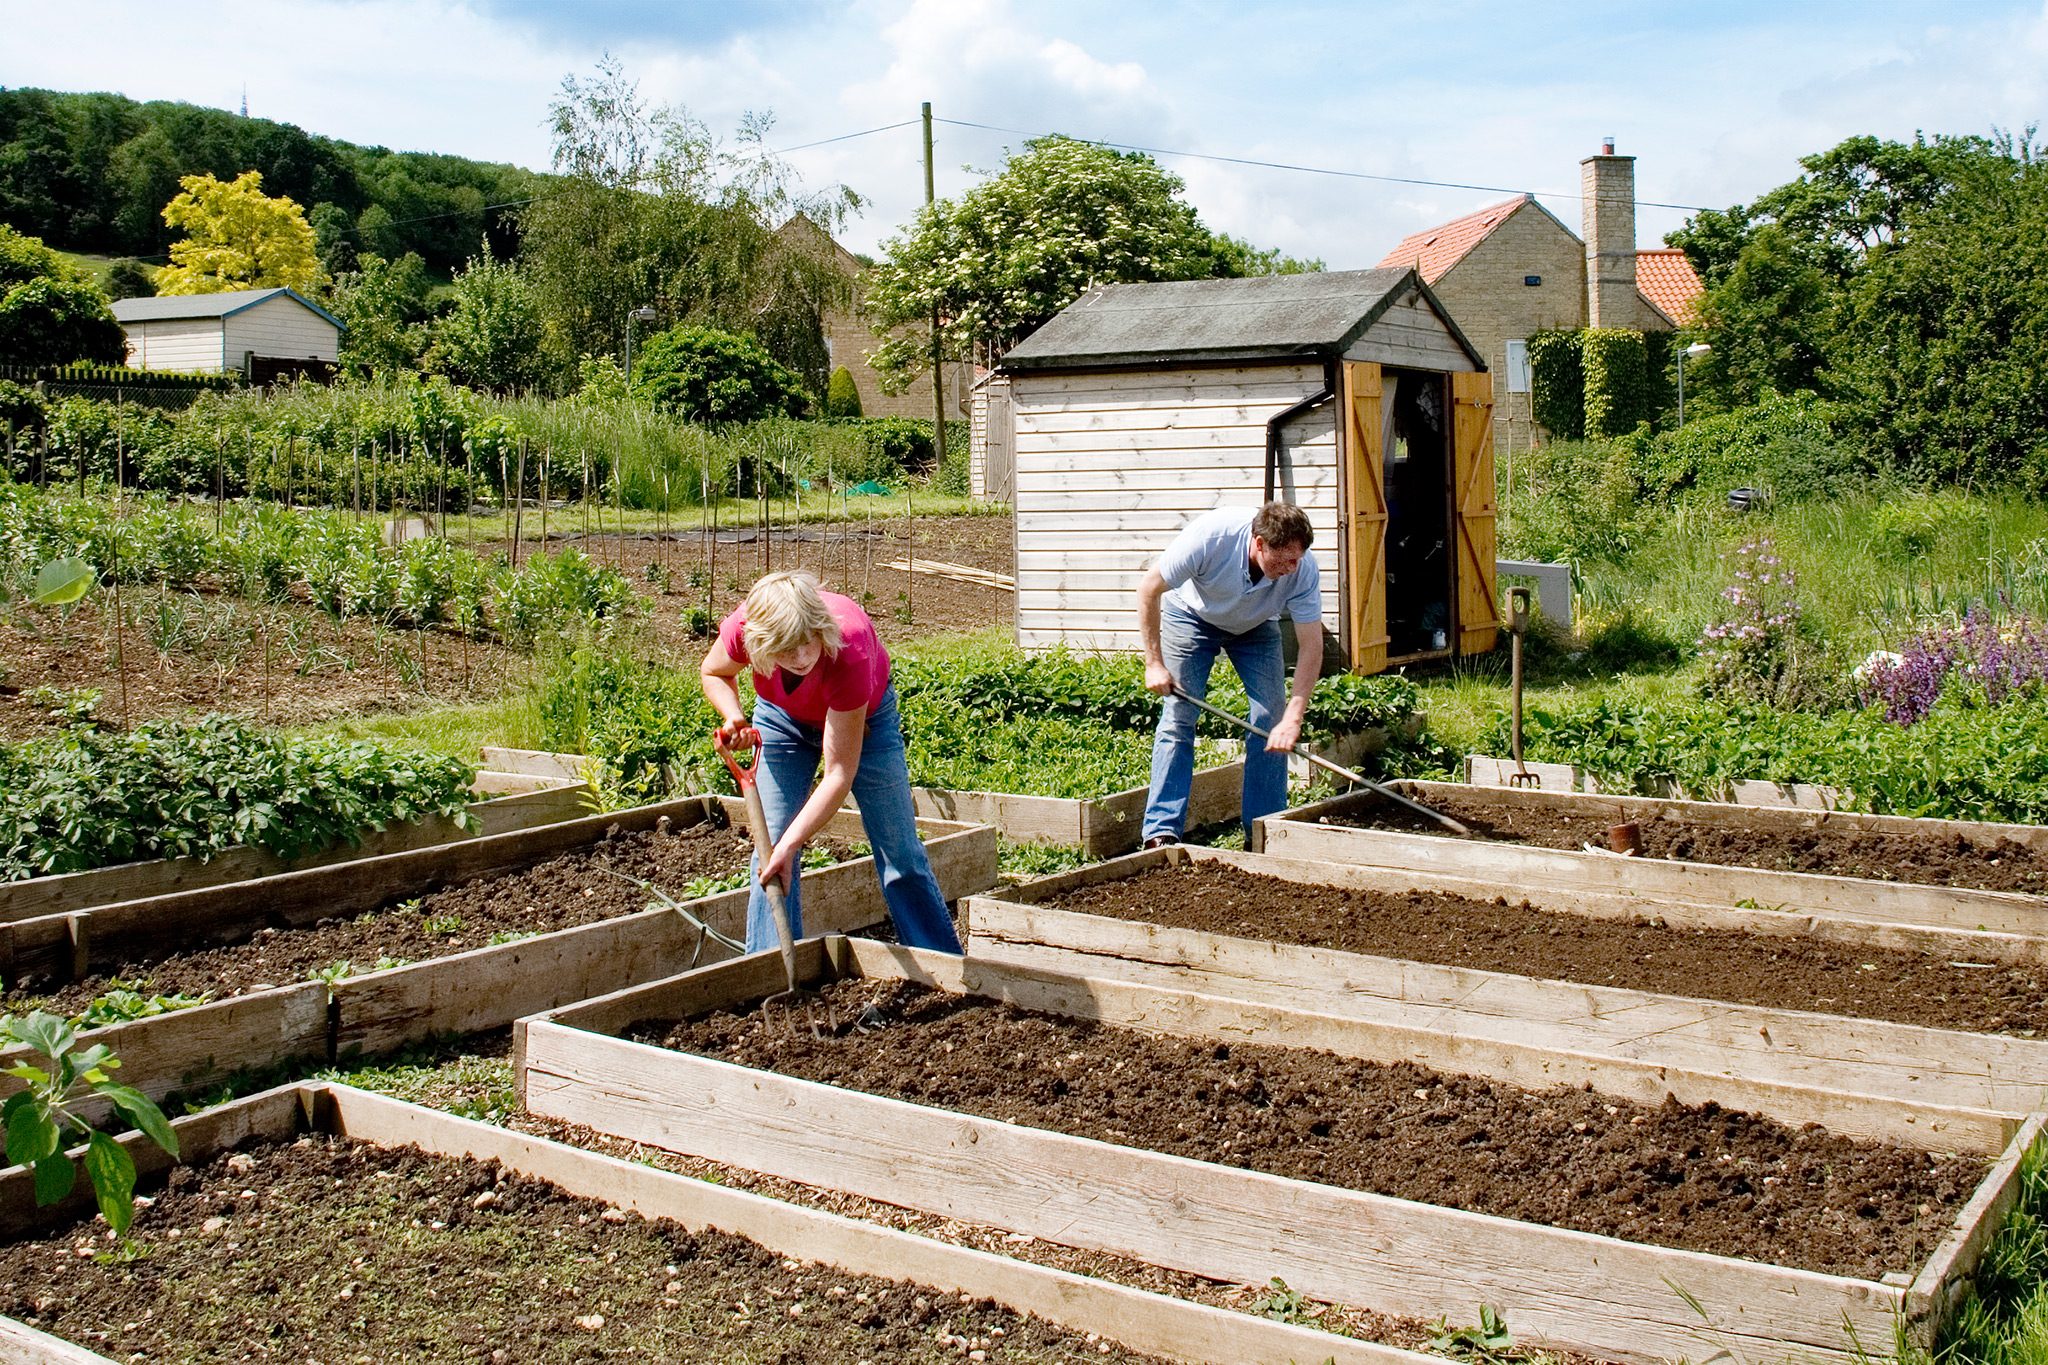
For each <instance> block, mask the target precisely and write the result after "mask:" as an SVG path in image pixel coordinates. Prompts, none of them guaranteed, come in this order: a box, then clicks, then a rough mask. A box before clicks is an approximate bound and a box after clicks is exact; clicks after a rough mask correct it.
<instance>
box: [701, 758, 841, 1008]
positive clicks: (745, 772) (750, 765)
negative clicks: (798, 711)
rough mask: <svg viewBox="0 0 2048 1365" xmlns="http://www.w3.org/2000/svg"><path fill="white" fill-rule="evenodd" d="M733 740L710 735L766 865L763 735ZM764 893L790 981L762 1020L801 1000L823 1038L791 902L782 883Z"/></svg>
mask: <svg viewBox="0 0 2048 1365" xmlns="http://www.w3.org/2000/svg"><path fill="white" fill-rule="evenodd" d="M733 739H734V741H735V742H734V743H730V744H729V743H727V742H726V738H725V734H724V732H723V731H719V730H714V731H713V732H712V734H711V743H712V746H713V747H714V748H716V749H717V750H718V756H719V757H720V758H722V759H724V760H725V766H726V767H727V768H728V769H730V770H731V772H732V778H733V781H735V782H737V783H738V784H739V788H740V797H741V799H742V800H744V801H745V802H746V803H747V828H748V829H750V830H752V831H753V834H754V856H755V858H756V859H758V862H757V863H756V866H757V867H759V866H762V865H765V864H766V863H767V861H768V859H769V858H770V857H771V856H772V855H773V854H774V852H775V841H774V840H773V839H771V838H769V837H768V816H767V813H766V812H765V811H764V810H762V808H761V789H760V787H759V785H758V784H757V783H756V782H755V777H756V775H757V773H758V771H759V769H760V766H761V732H760V731H759V730H756V729H755V728H754V727H753V726H751V725H743V726H741V727H740V729H739V731H738V733H737V734H735V735H734V736H733ZM740 751H745V752H751V753H752V755H753V759H752V761H750V762H747V763H741V762H740V761H739V758H738V752H740ZM761 890H762V892H763V893H765V894H766V895H767V897H768V916H769V918H770V919H773V920H774V921H775V937H776V938H777V939H778V940H780V942H781V945H782V970H783V974H784V976H785V977H786V978H787V980H788V982H789V985H788V986H787V987H786V988H785V989H783V990H780V991H777V992H776V993H775V994H773V995H771V996H769V997H768V998H767V999H765V1000H763V1001H762V1002H761V1021H762V1022H763V1023H764V1024H766V1023H770V1022H771V1021H772V1018H773V1016H772V1014H771V1013H770V1006H773V1005H777V1004H783V1005H787V1004H793V1003H794V1002H795V1001H796V1000H797V999H798V998H802V999H803V1000H804V1002H805V1004H806V1005H808V1006H809V1011H808V1012H809V1017H810V1024H811V1036H812V1037H813V1038H822V1037H823V1036H824V1030H823V1029H821V1028H820V1027H819V1026H818V1005H817V1001H816V1000H815V999H813V998H811V995H810V992H808V991H806V990H805V989H804V988H803V983H802V982H801V981H799V980H798V979H797V974H796V937H795V935H794V934H792V933H791V932H790V926H789V900H788V898H787V897H786V896H785V895H784V894H783V890H782V885H781V883H780V882H772V881H764V882H762V883H761Z"/></svg>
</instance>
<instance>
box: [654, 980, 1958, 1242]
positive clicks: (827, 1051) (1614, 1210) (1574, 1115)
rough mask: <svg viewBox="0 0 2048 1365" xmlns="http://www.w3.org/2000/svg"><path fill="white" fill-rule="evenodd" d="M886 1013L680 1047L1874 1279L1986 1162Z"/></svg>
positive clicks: (744, 1029)
mask: <svg viewBox="0 0 2048 1365" xmlns="http://www.w3.org/2000/svg"><path fill="white" fill-rule="evenodd" d="M829 994H830V995H831V996H833V997H836V999H835V1002H834V1003H835V1004H836V1006H837V1011H838V1014H839V1017H840V1018H841V1019H845V1020H851V1019H853V1018H854V1017H856V1016H857V1015H858V1014H859V1012H860V1009H861V1007H862V1005H863V1004H866V1003H873V1004H874V1005H876V1006H877V1007H878V1008H879V1009H880V1010H881V1011H882V1013H883V1015H884V1017H885V1018H887V1019H888V1021H889V1024H888V1026H887V1027H884V1028H882V1029H880V1030H877V1031H873V1032H868V1033H859V1032H851V1033H848V1032H842V1033H841V1034H840V1035H839V1036H831V1037H825V1038H822V1039H813V1038H811V1037H809V1036H808V1035H806V1034H804V1033H803V1032H802V1031H801V1030H798V1031H795V1032H794V1033H792V1032H791V1031H789V1030H785V1029H780V1028H768V1027H764V1025H763V1024H762V1021H761V1018H760V1015H759V1012H758V1011H748V1012H746V1013H721V1014H716V1015H712V1016H709V1017H707V1018H703V1019H697V1020H691V1021H687V1022H684V1023H682V1024H677V1025H674V1026H656V1027H655V1028H654V1029H652V1030H651V1032H652V1033H653V1034H655V1035H658V1036H659V1039H660V1041H661V1042H662V1043H664V1044H665V1045H666V1046H669V1047H674V1048H678V1049H681V1050H685V1051H690V1052H696V1053H701V1054H703V1055H706V1056H711V1057H717V1058H719V1059H720V1060H723V1061H729V1062H735V1063H738V1064H741V1065H746V1066H754V1067H759V1068H763V1069H768V1070H774V1071H778V1072H781V1073H783V1074H785V1075H791V1076H798V1077H802V1078H804V1079H807V1080H813V1081H821V1082H825V1083H827V1084H833V1085H840V1086H845V1087H847V1088H849V1089H853V1090H860V1091H865V1092H867V1093H870V1094H878V1095H888V1096H891V1097H893V1098H896V1099H902V1100H908V1101H911V1102H914V1103H918V1104H927V1105H934V1106H937V1107H939V1108H944V1109H953V1110H959V1111H962V1112H967V1113H973V1114H978V1115H981V1116H984V1117H988V1118H994V1119H1001V1120H1005V1121H1008V1122H1013V1123H1021V1124H1026V1125H1029V1126H1032V1127H1039V1128H1049V1129H1055V1130H1057V1131H1059V1132H1063V1133H1072V1134H1075V1135H1078V1136H1081V1137H1089V1138H1096V1139H1100V1140H1102V1141H1105V1142H1114V1143H1119V1144H1121V1145H1124V1146H1130V1147H1143V1148H1148V1149H1151V1150H1153V1151H1160V1152H1168V1153H1172V1154H1174V1155H1178V1156H1184V1157H1191V1158H1194V1159H1196V1160H1200V1161H1212V1162H1218V1163H1221V1164H1224V1165H1229V1166H1237V1167H1243V1168H1246V1169H1251V1170H1259V1171H1265V1172H1268V1173H1270V1174H1273V1175H1280V1176H1287V1177H1291V1178H1294V1179H1298V1180H1307V1181H1314V1182H1316V1183H1319V1184H1324V1185H1335V1186H1341V1187H1344V1188H1348V1189H1357V1190H1369V1191H1374V1192H1377V1193H1381V1194H1388V1195H1394V1196H1397V1197H1400V1198H1404V1199H1414V1200H1420V1201H1422V1202H1425V1203H1432V1204H1440V1205H1447V1206H1450V1207H1454V1208H1461V1209H1468V1210H1471V1211H1474V1212H1479V1213H1489V1214H1497V1215H1500V1216H1502V1217H1507V1218H1516V1219H1521V1220H1525V1221H1529V1222H1536V1223H1544V1224H1549V1225H1552V1226H1556V1227H1564V1228H1574V1229H1577V1230H1579V1231H1583V1232H1591V1233H1602V1234H1607V1235H1611V1236H1616V1237H1622V1238H1626V1239H1628V1240H1630V1241H1636V1242H1647V1243H1653V1244H1657V1245H1662V1246H1670V1247H1679V1248H1684V1249H1687V1250H1694V1251H1705V1252H1713V1253H1717V1254H1721V1255H1728V1256H1740V1257H1750V1258H1756V1257H1762V1258H1765V1259H1768V1260H1770V1261H1772V1262H1775V1263H1778V1264H1782V1265H1790V1266H1799V1267H1803V1268H1806V1269H1811V1270H1817V1271H1822V1272H1826V1273H1830V1274H1842V1275H1855V1276H1862V1277H1867V1278H1871V1279H1875V1278H1876V1277H1878V1276H1879V1275H1880V1274H1882V1273H1883V1272H1885V1271H1887V1270H1906V1271H1910V1270H1915V1269H1917V1268H1918V1266H1919V1265H1920V1263H1921V1262H1922V1261H1923V1260H1925V1259H1926V1257H1927V1256H1928V1254H1929V1253H1930V1252H1931V1251H1932V1250H1933V1249H1934V1247H1935V1245H1936V1244H1937V1243H1938V1242H1939V1240H1940V1239H1941V1237H1942V1236H1943V1234H1944V1233H1945V1232H1946V1231H1947V1229H1948V1228H1949V1226H1950V1224H1951V1223H1952V1221H1953V1219H1954V1217H1955V1215H1956V1213H1957V1211H1958V1210H1959V1209H1960V1208H1961V1206H1962V1204H1963V1203H1964V1202H1965V1201H1966V1200H1967V1199H1968V1197H1969V1195H1970V1192H1971V1190H1972V1189H1973V1188H1974V1187H1975V1185H1976V1184H1977V1182H1978V1181H1979V1180H1980V1179H1981V1178H1982V1176H1983V1174H1984V1171H1985V1169H1986V1163H1985V1162H1984V1161H1983V1160H1981V1159H1978V1158H1958V1157H1944V1156H1940V1155H1935V1154H1930V1153H1926V1152H1920V1151H1911V1150H1907V1149H1904V1148H1896V1147H1887V1146H1882V1145H1879V1144H1875V1143H1864V1142H1856V1141H1852V1140H1850V1139H1847V1138H1842V1137H1837V1136H1834V1135H1832V1134H1829V1133H1827V1132H1826V1131H1825V1130H1823V1129H1821V1128H1818V1127H1816V1126H1808V1127H1806V1128H1804V1129H1796V1130H1795V1129H1792V1128H1789V1127H1787V1126H1785V1125H1783V1124H1779V1123H1775V1122H1773V1121H1770V1120H1767V1119H1761V1118H1757V1117H1755V1116H1752V1115H1748V1114H1741V1113H1735V1112H1730V1111H1727V1110H1723V1109H1721V1108H1719V1107H1718V1106H1715V1105H1712V1104H1708V1105H1702V1106H1698V1107H1693V1106H1687V1105H1681V1104H1679V1103H1677V1102H1676V1101H1675V1100H1666V1102H1665V1103H1664V1104H1663V1105H1661V1106H1658V1107H1656V1108H1647V1107H1643V1106H1639V1105H1635V1104H1630V1103H1627V1102H1625V1101H1620V1100H1614V1101H1610V1100H1608V1099H1607V1098H1606V1097H1604V1096H1601V1095H1597V1094H1594V1093H1592V1092H1590V1091H1587V1090H1568V1089H1560V1090H1551V1091H1544V1092H1540V1093H1539V1092H1530V1091H1523V1090H1517V1089H1513V1088H1511V1087H1508V1086H1501V1085H1494V1084H1491V1083H1489V1082H1487V1081H1484V1080H1480V1079H1476V1078H1470V1077H1457V1076H1445V1075H1440V1074H1438V1073H1436V1072H1433V1071H1430V1070H1427V1069H1425V1068H1422V1067H1418V1066H1414V1065H1412V1064H1408V1063H1399V1064H1393V1065H1381V1064H1378V1063H1373V1062H1365V1061H1357V1060H1351V1059H1346V1058H1340V1057H1336V1056H1333V1055H1331V1054H1329V1053H1325V1052H1317V1051H1311V1050H1307V1049H1290V1048H1278V1047H1263V1046H1252V1045H1230V1046H1225V1045H1222V1044H1217V1043H1206V1042H1199V1041H1191V1040H1186V1039H1172V1038H1154V1037H1151V1036H1148V1035H1145V1034H1141V1033H1138V1032H1135V1031H1133V1030H1128V1029H1121V1028H1113V1027H1108V1026H1103V1025H1098V1024H1091V1023H1083V1022H1078V1021H1074V1020H1069V1019H1063V1018H1058V1017H1055V1016H1050V1015H1043V1014H1035V1013H1030V1012H1027V1011H1023V1010H1018V1009H1015V1008H1013V1007H1010V1006H1006V1005H1002V1004H998V1003H996V1002H993V1001H990V1000H986V999H979V998H976V997H960V996H953V995H947V994H945V993H943V992H939V991H934V990H930V989H927V988H925V987H921V986H917V985H914V984H911V983H907V982H884V981H848V982H842V983H839V984H838V985H835V986H833V987H831V988H830V991H829Z"/></svg>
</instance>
